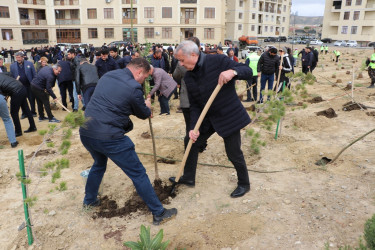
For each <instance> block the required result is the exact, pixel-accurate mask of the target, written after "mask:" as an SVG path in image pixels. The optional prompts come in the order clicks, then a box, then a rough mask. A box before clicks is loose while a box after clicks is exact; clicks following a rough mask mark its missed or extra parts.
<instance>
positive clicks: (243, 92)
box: [238, 83, 256, 96]
mask: <svg viewBox="0 0 375 250" xmlns="http://www.w3.org/2000/svg"><path fill="white" fill-rule="evenodd" d="M255 85H256V84H255V83H254V84H253V85H251V86H250V87H248V88H247V89H245V90H244V91H242V92H241V93H240V94H239V95H238V96H241V95H243V94H245V93H246V91H248V90H249V89H251V88H253V87H254V86H255Z"/></svg>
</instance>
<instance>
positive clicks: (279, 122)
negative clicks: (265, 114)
mask: <svg viewBox="0 0 375 250" xmlns="http://www.w3.org/2000/svg"><path fill="white" fill-rule="evenodd" d="M279 80H280V78H279ZM284 88H285V81H284V82H283V90H282V92H284ZM276 92H277V89H276ZM280 120H281V119H280V118H279V120H278V121H277V126H276V133H275V140H277V137H278V131H279V125H280V134H281V123H282V120H281V121H280Z"/></svg>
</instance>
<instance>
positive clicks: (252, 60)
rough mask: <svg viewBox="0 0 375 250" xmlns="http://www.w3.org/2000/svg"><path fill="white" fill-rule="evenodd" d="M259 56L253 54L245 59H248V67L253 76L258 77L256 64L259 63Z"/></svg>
mask: <svg viewBox="0 0 375 250" xmlns="http://www.w3.org/2000/svg"><path fill="white" fill-rule="evenodd" d="M259 58H260V56H258V54H257V53H255V52H253V53H250V55H249V56H248V57H247V58H246V59H249V61H250V62H249V67H250V68H251V69H252V70H253V76H256V75H258V69H257V68H258V62H259Z"/></svg>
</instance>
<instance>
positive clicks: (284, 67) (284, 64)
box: [274, 47, 293, 92]
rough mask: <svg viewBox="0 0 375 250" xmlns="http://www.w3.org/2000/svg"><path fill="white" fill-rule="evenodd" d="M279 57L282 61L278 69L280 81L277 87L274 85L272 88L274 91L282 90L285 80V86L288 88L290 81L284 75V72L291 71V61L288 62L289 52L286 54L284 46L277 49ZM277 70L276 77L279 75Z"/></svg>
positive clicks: (286, 50)
mask: <svg viewBox="0 0 375 250" xmlns="http://www.w3.org/2000/svg"><path fill="white" fill-rule="evenodd" d="M279 53H280V57H281V60H283V61H282V64H281V65H280V66H279V69H281V71H280V82H279V86H278V89H277V90H276V86H275V88H274V91H277V92H281V91H282V90H283V85H284V82H285V87H287V88H289V89H290V83H289V78H288V77H287V76H285V74H287V73H289V72H292V69H293V68H292V63H291V62H290V58H289V54H288V49H287V48H286V47H283V49H281V50H279ZM278 75H279V70H278V71H276V77H277V78H278V77H279V76H278Z"/></svg>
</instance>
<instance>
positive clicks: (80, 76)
mask: <svg viewBox="0 0 375 250" xmlns="http://www.w3.org/2000/svg"><path fill="white" fill-rule="evenodd" d="M75 79H76V84H77V86H76V89H77V94H78V98H79V99H82V96H81V92H82V93H83V99H84V100H85V104H86V106H87V105H88V104H89V102H90V99H91V96H92V94H93V93H94V90H95V87H96V84H97V83H98V81H99V77H98V71H97V69H96V67H95V66H94V65H92V64H89V63H88V61H87V59H86V58H81V62H80V65H79V66H78V68H77V70H76V76H75Z"/></svg>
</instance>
